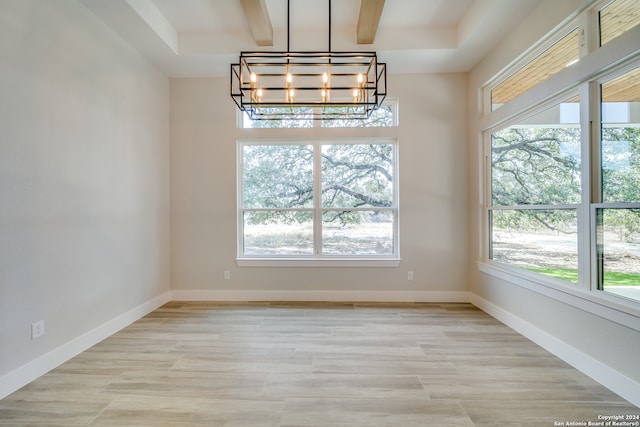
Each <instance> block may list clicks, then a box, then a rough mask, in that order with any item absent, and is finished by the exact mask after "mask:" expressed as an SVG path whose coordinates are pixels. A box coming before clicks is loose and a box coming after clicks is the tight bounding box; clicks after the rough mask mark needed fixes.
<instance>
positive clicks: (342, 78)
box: [231, 0, 387, 120]
mask: <svg viewBox="0 0 640 427" xmlns="http://www.w3.org/2000/svg"><path fill="white" fill-rule="evenodd" d="M290 12H291V4H290V0H287V51H286V52H281V51H280V52H277V51H263V52H246V51H243V52H241V53H240V58H239V61H238V63H236V64H231V97H232V98H233V100H234V101H235V103H236V105H237V106H238V108H239V109H240V110H242V111H244V112H246V113H247V114H248V115H249V118H250V119H251V120H300V119H305V120H308V119H312V120H334V119H366V118H369V117H370V116H371V113H372V112H373V111H374V110H376V109H377V108H378V107H379V106H380V105H381V104H382V102H383V101H384V99H385V97H386V94H387V74H386V64H385V63H381V62H378V58H377V54H376V52H342V51H339V52H333V51H332V50H331V0H329V50H328V51H326V52H320V51H295V52H292V51H291V50H290V45H289V39H290V28H291V25H290V15H291V13H290Z"/></svg>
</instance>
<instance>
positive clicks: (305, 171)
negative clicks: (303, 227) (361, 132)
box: [242, 143, 394, 224]
mask: <svg viewBox="0 0 640 427" xmlns="http://www.w3.org/2000/svg"><path fill="white" fill-rule="evenodd" d="M320 150H321V152H320V157H321V164H322V166H321V183H322V187H321V188H320V189H318V190H319V193H320V194H319V195H320V196H321V200H322V207H323V208H345V209H344V211H341V212H340V213H336V214H335V215H331V216H329V217H328V219H327V218H325V221H340V222H341V223H343V224H347V223H357V222H358V221H360V218H361V215H359V214H357V213H353V212H352V213H350V212H349V209H350V208H361V207H372V208H374V207H391V206H393V173H394V171H393V162H394V161H393V145H392V144H373V143H371V144H324V145H322V146H321V149H320ZM242 163H243V178H242V179H243V180H242V190H243V208H245V209H266V210H265V211H253V212H252V213H251V218H250V220H249V221H250V222H249V223H251V224H256V223H265V224H268V223H274V221H275V222H281V223H283V224H290V223H292V222H300V221H307V220H308V219H307V218H306V217H305V216H304V215H303V216H300V215H293V213H294V212H282V211H278V214H279V215H277V218H276V216H275V215H274V211H273V209H300V208H313V206H314V197H315V194H314V176H313V165H314V146H313V145H244V146H243V149H242ZM318 190H316V191H318ZM285 213H289V214H290V215H285Z"/></svg>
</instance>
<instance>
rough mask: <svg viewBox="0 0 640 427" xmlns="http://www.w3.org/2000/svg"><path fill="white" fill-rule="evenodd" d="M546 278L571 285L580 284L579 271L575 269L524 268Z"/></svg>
mask: <svg viewBox="0 0 640 427" xmlns="http://www.w3.org/2000/svg"><path fill="white" fill-rule="evenodd" d="M523 268H525V269H527V270H530V271H535V272H536V273H540V274H544V275H545V276H550V277H555V278H556V279H560V280H564V281H566V282H570V283H578V270H576V269H575V268H550V267H529V266H527V267H523Z"/></svg>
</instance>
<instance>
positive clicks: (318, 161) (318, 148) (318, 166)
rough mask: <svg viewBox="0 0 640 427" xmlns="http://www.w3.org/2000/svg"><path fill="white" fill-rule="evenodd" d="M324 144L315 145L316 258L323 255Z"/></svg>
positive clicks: (314, 238) (314, 231)
mask: <svg viewBox="0 0 640 427" xmlns="http://www.w3.org/2000/svg"><path fill="white" fill-rule="evenodd" d="M321 207H322V143H321V142H320V141H315V142H314V144H313V245H314V253H315V254H316V256H319V255H321V254H322V210H321Z"/></svg>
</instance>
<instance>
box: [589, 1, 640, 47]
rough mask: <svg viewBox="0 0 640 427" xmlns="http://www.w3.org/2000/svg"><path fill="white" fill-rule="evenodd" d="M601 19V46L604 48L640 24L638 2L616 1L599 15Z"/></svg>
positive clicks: (639, 3)
mask: <svg viewBox="0 0 640 427" xmlns="http://www.w3.org/2000/svg"><path fill="white" fill-rule="evenodd" d="M598 17H599V18H600V45H601V46H604V45H605V44H607V43H609V42H610V41H611V40H613V39H615V38H616V37H618V36H619V35H620V34H622V33H625V32H627V31H628V30H630V29H631V28H633V27H635V26H636V25H638V24H640V2H639V1H638V0H615V1H612V2H610V3H609V4H608V5H606V6H605V7H604V8H602V9H601V10H600V12H599V13H598Z"/></svg>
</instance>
